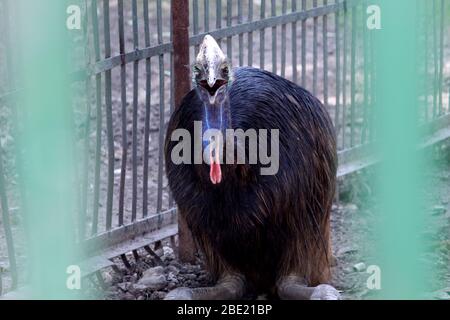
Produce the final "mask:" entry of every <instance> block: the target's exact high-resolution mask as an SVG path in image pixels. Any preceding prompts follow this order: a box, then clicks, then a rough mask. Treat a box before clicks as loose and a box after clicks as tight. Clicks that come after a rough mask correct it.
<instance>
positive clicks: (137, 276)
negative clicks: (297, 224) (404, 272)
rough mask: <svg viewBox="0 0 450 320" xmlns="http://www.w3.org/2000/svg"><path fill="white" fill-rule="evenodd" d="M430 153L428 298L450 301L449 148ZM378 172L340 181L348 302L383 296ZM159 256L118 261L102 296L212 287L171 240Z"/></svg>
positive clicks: (337, 227)
mask: <svg viewBox="0 0 450 320" xmlns="http://www.w3.org/2000/svg"><path fill="white" fill-rule="evenodd" d="M441 148H442V150H440V149H441ZM431 149H432V150H431V152H434V153H436V157H437V159H438V160H437V161H435V162H436V166H435V167H431V166H430V168H429V170H428V171H429V172H427V175H426V177H427V179H429V183H430V185H432V186H433V188H430V189H426V192H425V196H426V197H425V198H426V203H427V209H426V215H427V220H426V221H427V225H425V226H424V228H423V232H424V236H425V237H426V248H427V251H426V253H425V254H424V258H426V260H427V262H428V263H429V266H430V267H431V268H433V269H434V270H439V274H438V276H437V277H434V278H432V277H430V279H428V280H429V283H428V288H429V289H428V292H426V293H424V298H432V299H445V300H450V270H449V268H448V265H449V259H450V232H449V230H450V153H449V147H448V145H447V146H445V145H444V146H442V147H434V148H431ZM438 149H439V151H437V150H438ZM374 174H375V170H374V169H367V170H364V171H361V172H358V173H356V174H354V175H352V176H349V177H347V178H346V179H345V180H342V181H340V183H339V188H340V192H339V194H340V202H339V203H335V204H334V205H333V210H332V219H331V224H332V243H333V253H334V256H335V257H336V266H335V267H333V280H332V284H333V285H334V286H335V287H336V288H337V289H338V290H340V291H341V294H342V298H343V299H349V300H350V299H351V300H354V299H375V298H377V294H378V292H377V291H376V290H370V289H368V288H367V285H366V282H367V279H368V277H369V274H368V273H367V272H366V270H367V267H368V266H370V265H372V264H376V261H375V252H374V240H375V237H376V235H375V234H374V230H373V225H374V221H375V220H376V210H377V203H376V199H375V196H374V191H373V184H372V182H373V175H374ZM436 226H438V227H437V228H436ZM436 231H437V232H436ZM431 232H432V233H431ZM155 253H156V254H157V256H158V257H156V258H155V257H151V256H149V255H143V256H142V258H141V259H140V260H138V261H137V262H136V261H135V260H134V258H133V256H132V255H129V261H132V268H131V269H127V268H125V267H124V265H123V263H122V262H121V260H120V259H117V260H116V262H117V264H118V266H119V268H120V270H121V272H122V274H121V275H120V274H118V273H117V272H115V271H113V270H104V271H103V277H104V279H105V285H106V291H105V295H104V296H102V297H103V298H106V299H130V300H134V299H138V300H144V299H150V300H158V299H162V298H164V297H165V295H166V294H167V292H168V291H169V290H172V289H174V288H176V287H180V286H186V287H191V288H196V287H201V286H208V285H211V284H212V283H211V279H210V277H209V275H208V273H207V272H206V271H205V270H204V268H203V264H202V261H201V259H198V262H197V264H194V265H191V264H182V263H180V262H179V261H177V259H176V258H175V255H174V251H173V250H172V248H171V245H170V243H169V242H168V241H166V242H163V243H162V244H161V247H159V248H157V249H155ZM98 293H99V291H97V290H96V289H95V286H90V291H89V294H98ZM245 298H246V299H255V298H259V299H265V298H266V297H265V296H260V297H251V296H247V297H245Z"/></svg>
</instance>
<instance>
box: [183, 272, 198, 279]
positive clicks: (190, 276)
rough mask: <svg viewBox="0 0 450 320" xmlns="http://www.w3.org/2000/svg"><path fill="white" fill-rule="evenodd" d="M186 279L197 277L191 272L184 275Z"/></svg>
mask: <svg viewBox="0 0 450 320" xmlns="http://www.w3.org/2000/svg"><path fill="white" fill-rule="evenodd" d="M184 277H185V278H186V279H187V280H196V279H197V275H196V274H193V273H188V274H186V275H185V276H184Z"/></svg>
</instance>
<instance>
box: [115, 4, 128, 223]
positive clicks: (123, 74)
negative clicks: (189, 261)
mask: <svg viewBox="0 0 450 320" xmlns="http://www.w3.org/2000/svg"><path fill="white" fill-rule="evenodd" d="M123 1H124V0H118V2H117V7H118V10H117V11H118V16H119V17H118V18H119V52H120V55H121V58H122V59H121V60H122V61H121V64H120V93H121V94H120V97H121V103H122V110H121V112H122V116H121V118H122V159H121V169H120V183H119V226H122V225H123V217H124V201H125V183H126V171H127V159H128V139H127V136H128V133H127V125H128V123H127V75H126V70H127V67H126V64H125V31H124V29H125V23H124V13H123V10H124V6H123Z"/></svg>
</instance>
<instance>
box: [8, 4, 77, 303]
mask: <svg viewBox="0 0 450 320" xmlns="http://www.w3.org/2000/svg"><path fill="white" fill-rule="evenodd" d="M75 3H76V1H75V2H72V4H75ZM17 6H18V9H19V11H18V12H20V23H19V25H18V28H19V30H20V33H19V47H20V53H21V56H20V59H19V60H20V65H19V70H20V72H19V73H20V74H19V78H20V81H21V87H23V89H24V90H23V91H22V94H21V97H20V101H19V105H18V107H19V114H20V127H21V130H20V149H21V153H22V154H21V159H22V163H21V168H20V172H21V180H22V181H21V183H22V184H23V190H24V199H23V200H24V207H25V208H24V209H25V218H26V226H27V245H28V256H27V257H28V259H29V265H28V266H29V268H30V270H29V271H30V285H31V290H30V296H28V297H26V298H31V299H72V298H76V297H78V294H79V290H70V289H69V288H68V286H67V281H68V279H69V277H70V276H71V275H73V274H68V273H67V270H68V268H69V266H71V265H73V264H75V263H76V261H78V259H77V254H76V246H75V241H76V238H75V235H76V230H77V227H76V221H77V217H76V195H77V190H76V182H75V181H76V176H75V161H74V160H75V159H74V157H75V152H74V147H75V144H74V136H73V119H72V105H71V98H70V87H69V72H70V69H69V67H70V66H69V49H68V45H69V38H68V35H69V32H80V31H78V30H74V31H71V30H68V29H67V27H66V19H67V17H68V15H67V13H66V10H67V7H68V4H66V2H65V1H54V0H39V1H29V0H19V1H17ZM27 292H28V291H27Z"/></svg>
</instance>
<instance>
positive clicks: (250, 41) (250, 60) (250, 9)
mask: <svg viewBox="0 0 450 320" xmlns="http://www.w3.org/2000/svg"><path fill="white" fill-rule="evenodd" d="M248 21H253V0H249V1H248ZM248 65H249V66H253V32H249V33H248Z"/></svg>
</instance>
